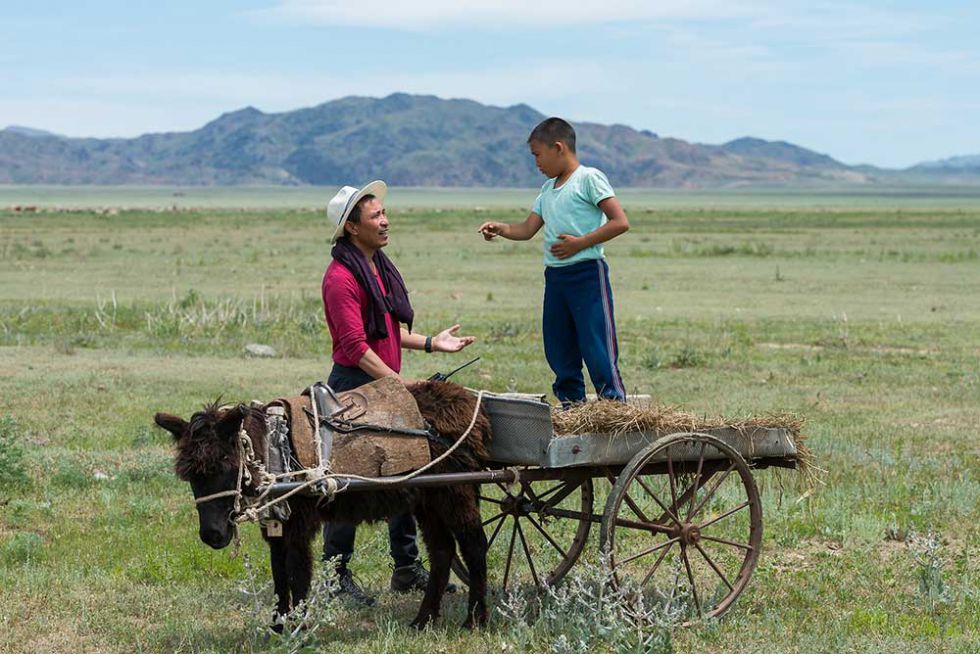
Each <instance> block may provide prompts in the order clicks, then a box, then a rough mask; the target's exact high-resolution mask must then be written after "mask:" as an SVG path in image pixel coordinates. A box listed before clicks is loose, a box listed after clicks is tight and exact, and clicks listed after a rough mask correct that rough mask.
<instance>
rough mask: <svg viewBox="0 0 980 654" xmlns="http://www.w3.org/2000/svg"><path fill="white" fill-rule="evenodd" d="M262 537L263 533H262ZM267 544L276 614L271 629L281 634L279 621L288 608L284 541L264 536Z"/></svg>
mask: <svg viewBox="0 0 980 654" xmlns="http://www.w3.org/2000/svg"><path fill="white" fill-rule="evenodd" d="M263 536H265V533H264V532H263ZM265 539H266V542H267V543H269V563H270V564H271V566H272V585H273V588H275V592H276V612H275V615H274V616H273V624H272V628H273V629H274V630H275V631H277V632H279V633H282V624H281V620H282V618H283V617H285V615H286V614H287V613H289V608H290V593H289V573H288V572H287V571H286V541H285V539H283V538H282V537H269V536H265Z"/></svg>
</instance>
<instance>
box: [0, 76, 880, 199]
mask: <svg viewBox="0 0 980 654" xmlns="http://www.w3.org/2000/svg"><path fill="white" fill-rule="evenodd" d="M544 118H545V116H544V115H543V114H541V113H539V112H537V111H535V110H534V109H532V108H531V107H529V106H527V105H524V104H519V105H514V106H511V107H493V106H487V105H483V104H480V103H478V102H474V101H471V100H443V99H440V98H437V97H434V96H417V95H407V94H404V93H395V94H393V95H390V96H388V97H385V98H365V97H347V98H343V99H340V100H335V101H332V102H327V103H325V104H321V105H318V106H316V107H310V108H306V109H299V110H296V111H289V112H284V113H278V114H266V113H263V112H261V111H259V110H258V109H255V108H254V107H246V108H244V109H241V110H239V111H234V112H232V113H227V114H223V115H222V116H220V117H218V118H217V119H215V120H213V121H212V122H210V123H208V124H207V125H205V126H204V127H202V128H200V129H197V130H194V131H192V132H173V133H159V134H146V135H143V136H140V137H137V138H132V139H94V138H66V137H62V136H58V135H54V134H50V133H46V132H42V131H40V130H33V129H30V128H22V127H17V128H7V129H5V130H2V131H0V183H5V184H41V183H44V184H177V185H243V184H284V185H300V184H319V185H337V184H342V183H353V182H362V181H365V180H369V179H374V178H381V179H385V180H386V181H388V182H389V183H391V184H395V185H401V186H511V187H514V186H519V187H527V186H537V185H538V184H540V183H541V182H542V178H541V175H540V173H539V172H538V171H537V169H536V168H535V167H534V163H533V160H532V159H531V157H530V155H529V154H528V151H527V146H526V144H525V141H526V139H527V135H528V133H529V132H530V130H531V128H532V127H534V125H536V124H537V123H538V122H539V121H541V120H542V119H544ZM576 130H577V131H578V151H579V155H580V158H581V160H582V162H583V163H585V164H587V165H593V166H598V167H599V168H601V169H603V170H604V171H605V172H606V173H607V174H608V176H609V178H610V180H611V181H612V182H613V184H614V185H616V186H636V187H668V188H684V187H690V188H698V187H720V186H737V185H745V184H765V185H771V184H783V183H794V184H800V183H803V184H808V183H828V182H830V183H839V182H845V183H847V182H854V183H866V182H870V181H874V180H875V175H876V171H877V169H874V168H870V167H863V168H860V169H859V168H851V167H848V166H846V165H844V164H842V163H840V162H838V161H835V160H834V159H832V158H831V157H829V156H827V155H824V154H819V153H816V152H812V151H810V150H807V149H805V148H801V147H799V146H796V145H793V144H790V143H785V142H781V141H779V142H773V141H764V140H762V139H757V138H749V137H746V138H741V139H738V140H735V141H731V142H730V143H725V144H724V145H703V144H696V143H689V142H687V141H683V140H680V139H674V138H661V137H659V136H658V135H657V134H654V133H653V132H649V131H646V130H643V131H638V130H635V129H633V128H631V127H627V126H625V125H600V124H595V123H576Z"/></svg>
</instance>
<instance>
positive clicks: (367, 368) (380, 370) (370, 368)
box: [357, 348, 401, 380]
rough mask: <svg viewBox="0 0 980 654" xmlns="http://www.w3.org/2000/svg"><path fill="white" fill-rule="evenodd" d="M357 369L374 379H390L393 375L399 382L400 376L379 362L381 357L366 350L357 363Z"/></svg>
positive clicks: (385, 364) (370, 350)
mask: <svg viewBox="0 0 980 654" xmlns="http://www.w3.org/2000/svg"><path fill="white" fill-rule="evenodd" d="M357 367H358V368H360V369H361V370H363V371H364V372H366V373H367V374H369V375H371V376H372V377H374V378H375V379H381V378H382V377H391V376H392V375H394V376H395V377H398V379H399V380H401V375H399V374H398V373H397V372H395V371H394V370H392V369H391V368H389V367H388V364H387V363H385V362H384V361H382V360H381V357H379V356H378V355H377V353H376V352H375V351H374V350H372V349H371V348H368V349H367V350H365V352H364V356H362V357H361V358H360V360H359V361H358V362H357Z"/></svg>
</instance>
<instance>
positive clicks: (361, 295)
mask: <svg viewBox="0 0 980 654" xmlns="http://www.w3.org/2000/svg"><path fill="white" fill-rule="evenodd" d="M374 278H375V279H376V280H377V282H378V285H379V287H380V288H381V292H382V293H387V292H388V291H387V289H386V288H385V287H384V283H382V281H381V277H379V276H378V275H377V273H375V276H374ZM321 291H322V294H323V313H324V315H325V316H326V318H327V327H328V328H329V329H330V337H331V338H332V339H333V360H334V362H335V363H339V364H340V365H342V366H349V367H352V368H356V367H357V362H358V361H360V360H361V357H363V356H364V353H365V352H367V351H368V348H370V349H372V350H374V353H375V354H377V355H378V357H380V359H381V360H382V361H384V362H385V364H387V366H388V367H389V368H391V369H392V370H394V371H395V372H396V373H397V372H401V369H402V335H401V328H400V325H399V324H398V322H397V321H396V320H395V319H394V318H393V317H392V315H391V313H386V314H385V329H387V331H388V336H387V337H386V338H382V339H379V340H370V339H368V337H367V333H366V332H365V331H364V323H365V320H366V318H367V312H368V294H367V293H366V292H364V289H363V288H361V285H360V284H358V283H357V279H356V278H355V277H354V275H353V274H352V273H351V271H350V270H348V269H347V267H346V266H344V265H343V264H341V263H338V262H337V261H331V262H330V265H329V266H327V271H326V272H325V273H324V275H323V286H322V287H321Z"/></svg>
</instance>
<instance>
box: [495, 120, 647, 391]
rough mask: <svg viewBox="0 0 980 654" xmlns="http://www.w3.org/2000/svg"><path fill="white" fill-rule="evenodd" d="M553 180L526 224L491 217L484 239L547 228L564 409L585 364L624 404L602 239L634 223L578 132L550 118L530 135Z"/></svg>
mask: <svg viewBox="0 0 980 654" xmlns="http://www.w3.org/2000/svg"><path fill="white" fill-rule="evenodd" d="M527 143H528V145H529V146H530V149H531V154H532V155H534V161H535V163H536V164H537V166H538V170H540V171H541V172H542V173H543V174H544V175H545V177H548V181H546V182H545V183H544V185H543V186H542V187H541V193H540V194H539V195H538V198H537V200H536V201H535V203H534V209H532V211H531V213H530V214H529V215H528V217H527V219H526V220H524V222H521V223H512V224H506V223H497V222H486V223H483V224H482V225H480V230H479V231H480V233H481V234H483V238H485V239H486V240H488V241H489V240H492V239H493V238H494V237H496V236H502V237H504V238H506V239H510V240H513V241H526V240H528V239H530V238H531V237H533V236H534V235H535V234H537V233H538V230H540V229H541V228H542V227H544V265H545V269H544V279H545V286H544V309H543V312H542V313H543V318H542V332H543V335H544V352H545V357H546V358H547V359H548V365H550V366H551V369H552V371H554V373H555V383H554V384H553V385H552V389H553V390H554V393H555V396H556V397H557V398H558V400H559V401H560V402H561V403H562V405H563V406H566V407H567V406H570V405H572V404H575V403H579V402H584V401H585V380H584V378H583V377H582V361H583V360H584V361H585V365H586V367H587V368H588V369H589V377H591V379H592V384H593V385H594V386H595V390H596V394H597V395H598V397H600V398H604V399H610V400H619V401H623V400H625V399H626V393H625V391H624V388H623V380H622V379H621V378H620V375H619V366H618V359H619V348H618V344H617V341H616V324H615V322H614V320H613V301H612V289H611V288H610V286H609V267H608V266H607V265H606V261H605V256H604V254H603V249H602V246H601V244H602V243H605V242H606V241H608V240H610V239H612V238H615V237H617V236H619V235H620V234H622V233H624V232H626V231H627V230H628V229H629V221H628V220H627V218H626V214H625V213H624V212H623V208H622V207H621V206H620V204H619V200H617V199H616V197H615V195H614V193H613V190H612V187H611V186H610V185H609V181H608V180H607V179H606V176H605V175H604V174H603V173H602V172H601V171H599V170H597V169H595V168H589V167H588V166H583V165H581V164H579V161H578V157H577V156H576V154H575V130H574V129H573V128H572V126H571V125H569V124H568V123H567V122H565V121H564V120H562V119H561V118H548V119H547V120H544V121H542V122H541V124H539V125H538V126H537V127H535V128H534V130H533V131H532V132H531V135H530V136H529V137H528V139H527Z"/></svg>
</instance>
